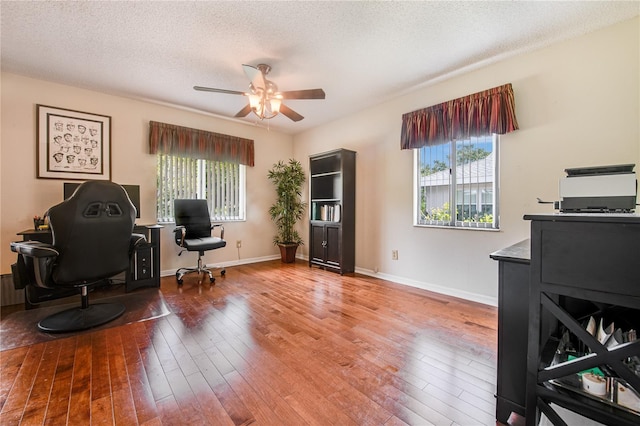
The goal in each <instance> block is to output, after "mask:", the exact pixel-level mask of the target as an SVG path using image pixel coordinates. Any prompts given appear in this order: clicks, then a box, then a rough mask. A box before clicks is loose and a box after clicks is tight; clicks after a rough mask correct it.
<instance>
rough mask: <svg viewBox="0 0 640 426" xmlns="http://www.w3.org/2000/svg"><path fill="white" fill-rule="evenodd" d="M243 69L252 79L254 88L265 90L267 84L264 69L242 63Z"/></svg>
mask: <svg viewBox="0 0 640 426" xmlns="http://www.w3.org/2000/svg"><path fill="white" fill-rule="evenodd" d="M242 69H243V70H244V73H245V74H246V75H247V77H248V78H249V80H250V81H251V84H252V85H253V87H254V89H256V90H263V91H264V90H265V87H266V85H267V84H266V82H265V79H264V74H263V73H262V71H260V70H259V69H258V68H256V67H253V66H251V65H242Z"/></svg>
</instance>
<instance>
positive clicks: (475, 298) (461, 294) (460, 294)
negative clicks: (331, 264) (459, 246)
mask: <svg viewBox="0 0 640 426" xmlns="http://www.w3.org/2000/svg"><path fill="white" fill-rule="evenodd" d="M356 272H357V273H359V274H362V275H368V276H370V277H375V278H380V279H383V280H387V281H393V282H394V283H397V284H402V285H406V286H409V287H414V288H420V289H422V290H428V291H432V292H434V293H438V294H444V295H446V296H452V297H457V298H458V299H464V300H469V301H471V302H477V303H482V304H483V305H489V306H498V299H497V298H496V297H489V296H485V295H483V294H478V293H471V292H468V291H463V290H456V289H451V288H449V287H442V286H440V285H437V284H432V283H427V282H424V281H416V280H412V279H410V278H405V277H398V276H396V275H390V274H385V273H382V272H374V271H372V270H370V269H362V268H356Z"/></svg>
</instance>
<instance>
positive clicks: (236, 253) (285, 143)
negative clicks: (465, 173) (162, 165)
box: [0, 73, 293, 274]
mask: <svg viewBox="0 0 640 426" xmlns="http://www.w3.org/2000/svg"><path fill="white" fill-rule="evenodd" d="M36 104H42V105H49V106H55V107H60V108H67V109H74V110H79V111H84V112H91V113H96V114H103V115H108V116H111V138H112V152H111V163H112V180H113V181H115V182H118V183H123V184H139V185H140V192H141V208H140V210H141V213H142V217H141V218H140V219H138V223H155V222H156V219H155V200H156V195H155V194H156V160H155V156H154V155H150V154H148V153H147V144H148V126H149V121H150V120H154V121H161V122H166V123H172V124H177V125H180V126H187V127H193V128H198V129H204V130H209V131H213V132H218V133H225V134H230V135H235V136H239V137H243V138H249V139H253V140H254V141H255V153H256V159H255V167H248V168H247V189H248V191H247V192H248V193H247V206H248V207H247V220H246V221H244V222H231V223H226V224H225V237H226V238H227V239H228V240H229V241H230V244H229V245H228V246H227V247H226V248H225V249H222V250H216V251H214V252H209V253H207V254H206V256H205V258H204V259H205V261H206V262H207V263H209V264H217V263H226V264H232V263H233V262H236V261H238V260H240V261H247V259H253V260H256V259H263V258H265V257H266V258H268V257H273V256H276V255H278V250H277V248H276V247H274V246H273V244H272V237H273V234H274V233H275V227H274V226H273V225H272V224H271V222H270V220H269V217H268V214H267V209H268V206H269V205H270V204H271V202H272V201H273V200H274V199H275V192H274V191H273V188H272V186H271V185H270V183H269V181H267V180H266V175H267V170H268V169H269V168H270V167H271V165H272V164H273V163H275V162H276V161H278V160H279V159H287V158H290V157H291V156H292V155H293V148H292V137H291V136H290V135H285V134H282V133H278V132H274V131H267V130H265V129H264V128H261V127H256V126H254V125H246V124H242V123H238V122H234V121H230V120H224V119H220V118H217V117H213V116H210V115H205V114H200V113H195V112H191V111H186V110H181V109H177V108H171V107H168V106H162V105H157V104H152V103H148V102H141V101H137V100H132V99H126V98H122V97H117V96H110V95H107V94H103V93H97V92H92V91H88V90H83V89H79V88H75V87H69V86H63V85H59V84H53V83H50V82H45V81H41V80H34V79H30V78H26V77H22V76H18V75H14V74H8V73H3V74H2V111H1V113H2V140H1V144H0V158H1V161H0V164H1V166H0V167H1V168H0V176H1V181H0V188H1V189H2V193H1V202H2V205H1V207H0V211H1V216H0V230H1V234H0V235H1V237H0V238H1V241H0V253H1V256H2V259H1V268H2V269H1V271H0V272H1V273H2V274H6V273H10V272H11V269H10V265H11V263H13V262H14V261H15V254H14V253H11V251H10V249H9V242H10V241H14V240H15V239H16V238H17V237H16V232H19V231H22V230H24V229H28V228H32V227H33V222H32V217H33V215H35V214H38V215H42V214H43V213H44V211H45V210H46V209H47V208H48V207H50V206H51V205H53V204H56V203H59V202H60V201H62V183H63V181H61V180H53V179H37V178H36V162H35V158H36V134H35V133H36V132H35V123H36ZM172 230H173V225H172V224H167V226H166V227H165V228H164V229H163V232H162V237H161V242H162V246H161V253H162V258H161V269H162V270H163V271H165V272H166V273H169V272H172V271H175V269H176V268H178V267H180V266H189V265H194V264H195V261H196V258H197V255H195V254H193V253H191V254H189V255H186V254H185V255H183V256H180V257H178V256H177V253H178V247H177V246H176V245H175V243H174V242H173V240H172V237H173V234H172ZM236 240H242V242H243V244H242V249H241V250H237V249H236V246H235V241H236Z"/></svg>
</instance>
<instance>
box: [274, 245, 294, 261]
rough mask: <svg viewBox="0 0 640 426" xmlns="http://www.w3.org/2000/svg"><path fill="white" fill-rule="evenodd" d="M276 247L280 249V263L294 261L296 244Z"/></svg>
mask: <svg viewBox="0 0 640 426" xmlns="http://www.w3.org/2000/svg"><path fill="white" fill-rule="evenodd" d="M278 247H280V260H282V263H293V262H295V261H296V250H297V249H298V244H278Z"/></svg>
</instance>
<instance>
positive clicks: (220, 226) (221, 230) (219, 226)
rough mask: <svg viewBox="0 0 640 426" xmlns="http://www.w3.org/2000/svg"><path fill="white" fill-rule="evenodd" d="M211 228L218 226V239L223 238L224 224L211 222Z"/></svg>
mask: <svg viewBox="0 0 640 426" xmlns="http://www.w3.org/2000/svg"><path fill="white" fill-rule="evenodd" d="M213 228H220V239H221V240H224V226H223V225H222V224H221V223H213V224H211V230H213Z"/></svg>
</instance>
